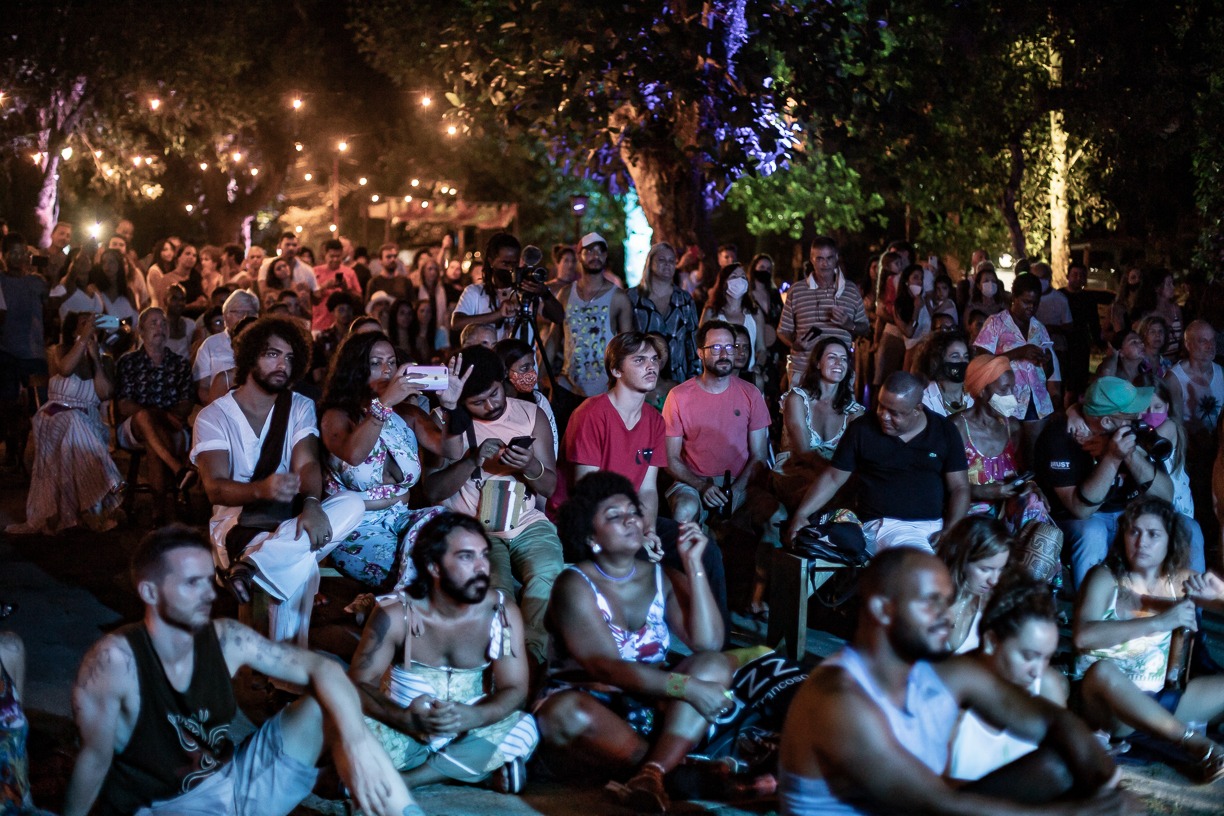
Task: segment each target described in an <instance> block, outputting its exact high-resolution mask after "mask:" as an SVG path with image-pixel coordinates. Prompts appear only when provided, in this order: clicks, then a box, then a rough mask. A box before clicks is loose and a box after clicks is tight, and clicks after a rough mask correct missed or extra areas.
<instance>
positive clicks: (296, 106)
mask: <svg viewBox="0 0 1224 816" xmlns="http://www.w3.org/2000/svg"><path fill="white" fill-rule="evenodd" d="M293 109H294V110H295V111H300V110H301V109H302V100H301V98H300V97H294V99H293Z"/></svg>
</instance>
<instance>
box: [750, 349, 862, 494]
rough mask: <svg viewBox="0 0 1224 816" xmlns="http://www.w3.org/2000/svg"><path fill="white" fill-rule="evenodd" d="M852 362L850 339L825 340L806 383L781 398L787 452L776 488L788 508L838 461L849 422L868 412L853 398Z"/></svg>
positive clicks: (814, 351) (781, 458)
mask: <svg viewBox="0 0 1224 816" xmlns="http://www.w3.org/2000/svg"><path fill="white" fill-rule="evenodd" d="M852 357H853V354H852V352H851V351H850V348H849V347H848V346H847V345H846V341H845V340H842V339H841V338H839V337H825V338H822V339H821V340H819V341H817V343H816V345H815V347H814V348H813V349H812V359H811V360H810V361H809V362H808V364H807V367H806V368H805V369H804V372H803V379H802V380H801V381H800V382H799V383H798V384H792V385H791V388H790V390H789V391H787V392H786V393H785V394H783V395H782V452H781V453H780V454H778V457H777V460H776V461H775V463H774V470H773V486H774V490H776V491H777V494H778V500H779V501H781V502H782V504H783V505H785V506H786V507H787V508H788V509H793V508H794V507H795V506H797V505H798V504H799V502H800V500H801V499H802V498H803V494H804V493H805V492H806V491H807V489H808V487H809V486H810V485H811V484H812V481H813V480H814V479H815V478H816V476H817V475H818V474H819V473H820V471H821V470H822V469H823V468H824V467H826V466H827V465H826V463H827V462H828V460H830V459H832V458H833V452H834V451H835V450H837V443H839V442H840V441H841V439H842V436H843V435H844V434H845V433H846V428H847V427H848V426H849V424H850V421H851V420H854V419H858V418H859V417H860V416H862V415H863V413H864V412H865V411H866V410H867V409H866V408H864V407H863V406H862V405H860V404H859V403H858V402H856V401H855V399H854V393H853V389H852V387H851V374H852V372H853V370H854V366H853V363H851V359H852Z"/></svg>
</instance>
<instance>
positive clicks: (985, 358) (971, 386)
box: [965, 354, 1011, 399]
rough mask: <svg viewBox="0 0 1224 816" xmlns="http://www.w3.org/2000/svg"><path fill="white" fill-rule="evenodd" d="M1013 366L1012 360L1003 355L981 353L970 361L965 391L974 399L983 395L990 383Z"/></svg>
mask: <svg viewBox="0 0 1224 816" xmlns="http://www.w3.org/2000/svg"><path fill="white" fill-rule="evenodd" d="M1010 368H1011V360H1008V359H1007V358H1006V357H1004V356H1002V355H990V354H979V355H978V356H977V357H974V358H973V359H972V360H970V361H969V368H968V369H967V370H966V371H965V393H966V394H968V395H969V396H971V397H973V398H974V399H978V398H980V397H981V396H982V392H983V391H985V390H986V386H988V385H990V384H991V383H992V382H994V381H995V380H997V379H999V377H1002V376H1003V372H1004V371H1007V370H1009V369H1010Z"/></svg>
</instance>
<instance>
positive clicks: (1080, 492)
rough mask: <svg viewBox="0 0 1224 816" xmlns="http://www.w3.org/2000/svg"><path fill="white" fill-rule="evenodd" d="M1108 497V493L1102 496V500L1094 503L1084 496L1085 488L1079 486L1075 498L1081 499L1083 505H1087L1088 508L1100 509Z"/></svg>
mask: <svg viewBox="0 0 1224 816" xmlns="http://www.w3.org/2000/svg"><path fill="white" fill-rule="evenodd" d="M1108 495H1109V494H1108V493H1107V494H1106V495H1105V496H1102V497H1101V498H1100V499H1097V500H1096V501H1092V500H1091V499H1089V498H1088V497H1087V496H1085V495H1084V488H1083V486H1082V485H1077V486H1076V488H1075V498H1077V499H1079V500H1080V503H1081V504H1085V505H1087V506H1088V507H1098V506H1100V505H1102V504H1104V503H1105V499H1106V498H1108Z"/></svg>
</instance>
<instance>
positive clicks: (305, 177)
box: [302, 173, 314, 181]
mask: <svg viewBox="0 0 1224 816" xmlns="http://www.w3.org/2000/svg"><path fill="white" fill-rule="evenodd" d="M302 178H304V179H306V180H307V181H310V180H311V179H313V178H314V173H307V174H306V175H304V176H302Z"/></svg>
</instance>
